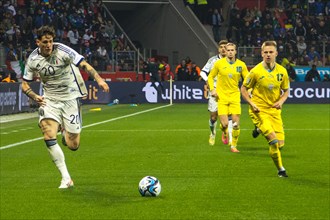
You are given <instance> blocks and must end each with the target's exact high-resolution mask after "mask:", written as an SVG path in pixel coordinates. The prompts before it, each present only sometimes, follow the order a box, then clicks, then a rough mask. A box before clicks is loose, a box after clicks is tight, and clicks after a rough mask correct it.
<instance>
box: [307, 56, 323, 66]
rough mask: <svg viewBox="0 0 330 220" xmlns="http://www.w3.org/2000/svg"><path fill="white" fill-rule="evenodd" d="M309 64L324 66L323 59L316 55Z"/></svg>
mask: <svg viewBox="0 0 330 220" xmlns="http://www.w3.org/2000/svg"><path fill="white" fill-rule="evenodd" d="M308 65H309V66H313V65H315V66H317V67H318V66H322V61H321V60H319V58H318V57H317V56H315V57H314V59H313V60H311V61H309V62H308Z"/></svg>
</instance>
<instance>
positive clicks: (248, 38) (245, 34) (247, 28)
mask: <svg viewBox="0 0 330 220" xmlns="http://www.w3.org/2000/svg"><path fill="white" fill-rule="evenodd" d="M251 32H252V26H251V25H250V22H249V21H245V23H244V26H243V27H242V29H241V33H242V46H245V47H251V46H252V35H251Z"/></svg>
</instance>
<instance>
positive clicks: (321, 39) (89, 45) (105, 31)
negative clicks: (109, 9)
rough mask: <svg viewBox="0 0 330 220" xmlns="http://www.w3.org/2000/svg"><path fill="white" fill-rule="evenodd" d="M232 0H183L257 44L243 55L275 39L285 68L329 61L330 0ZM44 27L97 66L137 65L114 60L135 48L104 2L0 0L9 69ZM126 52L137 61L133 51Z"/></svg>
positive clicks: (243, 41) (243, 43)
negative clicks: (226, 2) (242, 3)
mask: <svg viewBox="0 0 330 220" xmlns="http://www.w3.org/2000/svg"><path fill="white" fill-rule="evenodd" d="M231 2H232V4H231V6H230V8H229V14H228V16H222V13H223V9H222V7H223V0H197V1H195V0H184V4H186V5H188V6H190V7H192V9H193V11H194V12H195V13H197V15H198V16H197V17H198V18H199V19H200V20H201V22H202V23H203V24H209V25H212V22H214V19H212V16H213V13H214V11H217V13H220V15H221V17H222V18H225V20H226V19H227V18H228V21H227V24H228V28H227V30H226V32H225V33H223V34H222V35H223V36H226V38H227V40H228V41H230V42H234V43H236V44H237V45H238V46H239V47H246V48H254V49H253V52H252V53H249V54H244V53H243V54H240V58H242V57H244V56H254V55H256V56H258V55H259V54H260V50H259V49H258V48H260V46H261V43H262V42H263V41H265V40H276V41H277V43H278V51H279V55H278V58H277V62H279V63H281V64H282V65H283V66H285V67H287V64H289V65H290V66H294V65H301V66H312V65H316V67H320V66H329V65H330V1H329V0H315V1H314V2H313V3H307V2H308V1H305V0H286V1H284V0H278V1H266V2H267V5H266V8H265V9H264V10H263V11H260V10H259V9H257V7H255V8H253V9H249V8H243V9H240V8H238V7H237V4H236V1H231ZM307 4H308V5H307ZM42 25H51V26H54V27H55V29H56V31H57V37H56V39H55V41H57V42H62V43H65V44H67V45H69V46H70V47H72V48H74V49H75V50H77V51H78V52H79V53H81V54H82V55H84V56H85V58H86V60H87V61H88V62H89V63H91V64H92V65H93V67H94V68H95V69H97V70H101V71H104V70H107V67H108V66H109V64H110V65H111V64H112V65H116V66H120V65H121V69H122V70H130V69H131V68H132V67H130V66H128V65H127V63H124V62H123V59H116V60H114V57H113V52H115V51H131V49H130V47H129V46H128V44H127V41H126V40H125V38H124V36H123V34H120V33H119V34H118V33H117V32H116V28H115V25H114V24H113V23H112V22H111V19H110V18H109V17H108V15H107V13H105V11H104V8H103V7H102V0H86V1H78V0H69V1H64V0H6V1H0V44H2V45H3V46H4V47H5V51H6V64H7V68H8V69H9V70H12V69H23V68H24V62H25V61H26V59H27V57H28V55H29V54H30V53H31V52H32V50H33V49H34V48H36V45H35V39H36V30H37V29H38V28H39V27H41V26H42ZM224 30H225V28H224V26H223V27H221V31H224ZM126 56H128V57H130V58H129V59H133V56H132V55H131V54H130V53H129V52H128V54H127V55H126ZM13 61H14V62H13ZM15 61H16V62H15ZM10 63H12V64H13V63H16V64H15V65H12V66H11V65H10ZM173 72H174V71H173ZM9 80H10V79H9Z"/></svg>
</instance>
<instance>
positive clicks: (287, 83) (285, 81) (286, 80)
mask: <svg viewBox="0 0 330 220" xmlns="http://www.w3.org/2000/svg"><path fill="white" fill-rule="evenodd" d="M289 88H290V80H289V75H288V72H287V70H286V69H284V75H283V81H282V83H281V89H283V90H288V89H289Z"/></svg>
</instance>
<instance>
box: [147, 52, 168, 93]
mask: <svg viewBox="0 0 330 220" xmlns="http://www.w3.org/2000/svg"><path fill="white" fill-rule="evenodd" d="M158 70H159V64H158V63H157V62H156V59H155V58H153V57H152V58H150V59H149V62H148V72H149V74H150V81H151V82H152V85H153V86H154V87H155V89H157V90H158V91H160V90H159V89H158V88H159V87H158V85H159V86H160V88H161V91H160V92H163V91H164V90H165V88H164V86H163V84H162V83H161V81H160V78H159V72H158ZM157 83H158V85H157Z"/></svg>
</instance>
